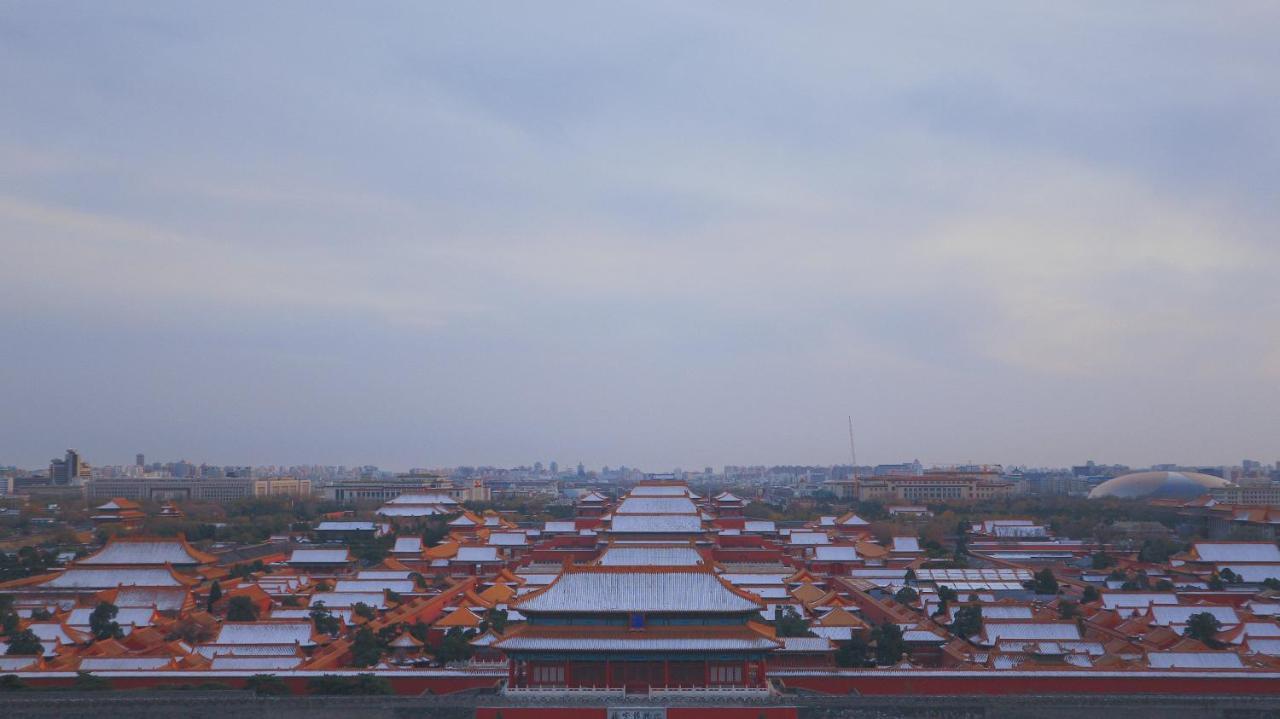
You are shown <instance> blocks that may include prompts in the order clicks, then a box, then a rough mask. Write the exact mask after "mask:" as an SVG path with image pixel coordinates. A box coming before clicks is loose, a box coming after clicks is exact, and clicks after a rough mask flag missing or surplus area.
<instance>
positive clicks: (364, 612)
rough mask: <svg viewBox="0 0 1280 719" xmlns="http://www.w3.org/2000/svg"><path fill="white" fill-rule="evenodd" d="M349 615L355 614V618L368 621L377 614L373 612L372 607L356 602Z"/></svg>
mask: <svg viewBox="0 0 1280 719" xmlns="http://www.w3.org/2000/svg"><path fill="white" fill-rule="evenodd" d="M351 613H352V614H355V615H356V616H357V617H363V618H365V619H369V620H372V619H374V618H375V617H377V616H378V613H377V612H376V611H374V609H373V607H371V606H369V605H368V604H365V603H364V602H356V604H355V606H354V607H352V608H351Z"/></svg>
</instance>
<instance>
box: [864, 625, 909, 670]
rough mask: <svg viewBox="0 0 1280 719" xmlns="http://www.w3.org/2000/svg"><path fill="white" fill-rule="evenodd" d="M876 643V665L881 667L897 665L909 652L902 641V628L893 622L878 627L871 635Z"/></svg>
mask: <svg viewBox="0 0 1280 719" xmlns="http://www.w3.org/2000/svg"><path fill="white" fill-rule="evenodd" d="M871 637H872V639H873V640H874V641H875V643H876V663H877V664H880V665H881V666H888V665H890V664H897V663H898V661H899V660H901V659H902V655H903V653H904V652H906V650H907V645H906V642H904V641H903V640H902V628H901V627H899V626H898V625H897V624H893V623H892V622H885V623H884V624H880V625H877V626H876V628H875V629H874V630H872V633H871Z"/></svg>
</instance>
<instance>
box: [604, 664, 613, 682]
mask: <svg viewBox="0 0 1280 719" xmlns="http://www.w3.org/2000/svg"><path fill="white" fill-rule="evenodd" d="M604 685H605V686H606V687H611V686H613V663H612V662H610V661H609V660H608V659H606V660H604Z"/></svg>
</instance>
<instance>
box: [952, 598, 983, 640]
mask: <svg viewBox="0 0 1280 719" xmlns="http://www.w3.org/2000/svg"><path fill="white" fill-rule="evenodd" d="M950 629H951V631H952V632H953V633H954V634H955V635H956V636H959V637H964V638H965V639H968V638H969V637H971V636H973V635H975V634H978V633H980V632H981V631H982V607H981V606H977V605H972V606H966V607H960V608H959V609H957V610H956V616H955V619H954V620H953V621H952V622H951V627H950Z"/></svg>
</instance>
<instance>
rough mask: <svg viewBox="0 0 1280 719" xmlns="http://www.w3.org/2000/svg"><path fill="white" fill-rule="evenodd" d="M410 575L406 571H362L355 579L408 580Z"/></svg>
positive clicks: (357, 573) (410, 573)
mask: <svg viewBox="0 0 1280 719" xmlns="http://www.w3.org/2000/svg"><path fill="white" fill-rule="evenodd" d="M412 574H413V572H410V571H409V570H407V569H362V570H360V571H359V572H356V579H408V578H409V577H410V576H411V575H412Z"/></svg>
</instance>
